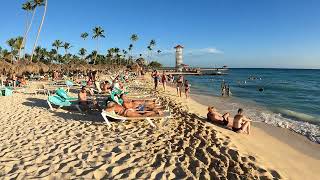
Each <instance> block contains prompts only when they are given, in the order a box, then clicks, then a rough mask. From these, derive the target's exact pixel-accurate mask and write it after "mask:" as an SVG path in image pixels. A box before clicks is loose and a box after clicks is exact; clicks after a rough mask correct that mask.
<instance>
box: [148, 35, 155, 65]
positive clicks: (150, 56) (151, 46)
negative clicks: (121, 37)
mask: <svg viewBox="0 0 320 180" xmlns="http://www.w3.org/2000/svg"><path fill="white" fill-rule="evenodd" d="M154 46H156V40H154V39H152V40H151V41H150V43H149V46H148V47H147V48H148V50H149V58H150V62H151V58H152V50H153V47H154Z"/></svg>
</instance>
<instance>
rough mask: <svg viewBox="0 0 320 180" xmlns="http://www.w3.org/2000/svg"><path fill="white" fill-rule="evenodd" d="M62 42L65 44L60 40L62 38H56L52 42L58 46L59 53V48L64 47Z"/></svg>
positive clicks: (54, 45)
mask: <svg viewBox="0 0 320 180" xmlns="http://www.w3.org/2000/svg"><path fill="white" fill-rule="evenodd" d="M62 44H63V42H62V41H60V40H55V41H54V42H53V43H52V46H53V47H55V48H56V50H57V53H58V52H59V48H61V47H62Z"/></svg>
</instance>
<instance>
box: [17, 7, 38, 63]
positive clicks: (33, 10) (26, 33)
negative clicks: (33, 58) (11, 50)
mask: <svg viewBox="0 0 320 180" xmlns="http://www.w3.org/2000/svg"><path fill="white" fill-rule="evenodd" d="M22 9H23V10H25V11H26V12H27V21H26V25H27V26H26V31H25V33H24V36H23V40H22V46H21V47H25V44H26V42H27V37H28V34H29V31H30V29H31V26H32V22H33V19H34V15H35V13H36V8H35V6H34V5H33V4H32V3H31V2H30V1H27V2H26V3H24V4H22ZM30 12H32V17H31V20H30V21H29V14H30ZM21 50H22V48H20V49H19V58H18V61H20V58H21ZM22 54H24V52H23V53H22Z"/></svg>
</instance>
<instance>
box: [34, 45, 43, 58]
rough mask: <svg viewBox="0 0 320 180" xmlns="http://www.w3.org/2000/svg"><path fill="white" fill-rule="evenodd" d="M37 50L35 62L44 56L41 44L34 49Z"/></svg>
mask: <svg viewBox="0 0 320 180" xmlns="http://www.w3.org/2000/svg"><path fill="white" fill-rule="evenodd" d="M34 52H35V57H36V58H35V60H34V61H35V62H39V58H40V57H41V56H42V52H43V51H42V48H41V47H40V46H37V47H36V49H35V50H34Z"/></svg>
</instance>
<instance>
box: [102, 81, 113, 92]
mask: <svg viewBox="0 0 320 180" xmlns="http://www.w3.org/2000/svg"><path fill="white" fill-rule="evenodd" d="M101 90H102V92H105V93H110V92H111V90H112V86H111V84H110V83H109V81H105V82H104V83H103V84H102V87H101Z"/></svg>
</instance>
